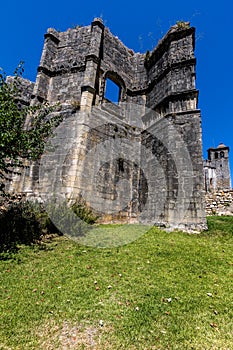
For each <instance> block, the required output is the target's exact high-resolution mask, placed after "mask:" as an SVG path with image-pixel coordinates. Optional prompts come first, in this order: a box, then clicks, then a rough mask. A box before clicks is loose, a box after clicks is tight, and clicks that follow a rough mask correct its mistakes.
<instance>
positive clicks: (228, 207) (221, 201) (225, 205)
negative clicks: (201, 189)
mask: <svg viewBox="0 0 233 350" xmlns="http://www.w3.org/2000/svg"><path fill="white" fill-rule="evenodd" d="M206 215H233V189H232V190H221V191H217V192H208V193H206Z"/></svg>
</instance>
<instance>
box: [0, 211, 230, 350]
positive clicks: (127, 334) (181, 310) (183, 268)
mask: <svg viewBox="0 0 233 350" xmlns="http://www.w3.org/2000/svg"><path fill="white" fill-rule="evenodd" d="M208 221H209V231H207V232H204V233H202V234H199V235H194V234H185V233H181V232H173V233H166V232H164V231H160V230H158V229H157V228H153V229H151V230H150V231H149V232H148V233H146V234H145V235H143V236H142V237H140V238H139V239H138V240H137V241H135V242H133V243H130V244H128V245H125V246H121V247H118V248H117V247H116V248H111V249H110V248H108V249H107V248H104V249H103V248H91V247H85V246H81V245H78V244H77V243H75V242H74V241H72V240H69V239H68V238H65V237H57V238H54V239H53V240H52V241H51V242H48V243H46V244H45V245H43V246H41V247H40V246H34V247H26V246H22V247H20V250H19V252H18V253H17V254H14V255H12V257H9V258H8V259H7V260H2V261H0V272H1V277H0V282H1V283H0V349H1V350H5V349H13V350H16V349H20V350H21V349H22V350H24V349H46V350H47V349H96V350H104V349H106V350H117V349H127V350H131V349H132V350H133V349H139V350H140V349H145V350H152V349H181V350H183V349H195V350H199V349H200V350H204V349H219V350H220V349H221V350H224V349H229V350H230V349H233V217H211V218H209V219H208ZM106 229H108V230H109V226H108V227H107V228H106ZM114 229H115V228H114V226H112V230H114ZM125 229H126V231H127V230H132V229H133V226H128V227H125Z"/></svg>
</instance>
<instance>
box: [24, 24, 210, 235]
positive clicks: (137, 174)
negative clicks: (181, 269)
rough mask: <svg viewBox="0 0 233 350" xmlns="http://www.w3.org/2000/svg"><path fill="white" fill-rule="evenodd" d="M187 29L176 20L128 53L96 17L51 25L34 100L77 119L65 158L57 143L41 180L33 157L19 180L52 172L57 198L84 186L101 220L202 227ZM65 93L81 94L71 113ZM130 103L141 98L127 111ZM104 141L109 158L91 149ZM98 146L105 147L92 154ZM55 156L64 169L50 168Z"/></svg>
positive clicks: (45, 186) (34, 188)
mask: <svg viewBox="0 0 233 350" xmlns="http://www.w3.org/2000/svg"><path fill="white" fill-rule="evenodd" d="M194 34H195V29H194V28H190V27H189V25H188V24H184V26H181V27H179V26H174V27H172V28H171V30H170V31H169V32H168V33H167V35H165V37H164V38H163V39H162V40H161V41H160V42H159V44H158V46H157V47H156V48H155V49H154V51H153V52H152V53H149V54H138V53H137V54H135V53H134V52H133V51H132V50H130V49H128V48H127V47H125V45H124V44H123V43H122V42H121V41H120V40H119V39H118V38H117V37H115V36H114V35H113V34H111V33H110V31H109V29H108V28H105V26H104V24H103V22H102V21H101V20H100V19H95V20H94V21H93V22H92V24H91V25H90V26H87V27H82V28H76V29H70V30H68V31H66V32H64V33H59V32H57V31H55V30H53V29H49V30H48V32H47V33H46V35H45V44H44V49H43V53H42V57H41V61H40V66H39V68H38V75H37V79H36V83H35V86H34V89H33V93H32V95H33V101H32V103H35V102H36V101H43V100H47V101H49V102H51V103H54V102H60V103H61V111H60V112H59V113H63V114H64V117H65V119H66V122H67V123H69V120H70V121H71V120H75V125H73V124H72V125H73V126H72V127H70V129H71V130H69V124H67V125H68V126H67V130H64V132H67V135H68V136H69V137H70V135H71V134H72V137H71V138H70V139H69V142H70V150H69V152H68V153H67V155H66V157H65V160H63V158H62V157H63V156H64V154H62V152H63V151H61V154H58V155H57V159H53V158H51V159H50V158H48V159H47V160H46V161H47V162H48V165H49V167H50V169H51V173H48V174H47V175H46V176H45V177H44V178H43V180H42V182H41V183H40V184H39V183H38V181H37V180H38V166H35V165H34V166H32V167H31V168H30V169H29V170H28V172H27V173H24V176H23V177H22V179H23V180H22V181H23V183H22V181H21V182H20V181H19V182H18V188H20V189H21V190H22V192H25V191H26V190H27V191H28V192H30V191H31V193H35V192H37V193H39V192H40V193H43V192H45V193H46V191H48V192H51V182H54V183H53V186H54V187H53V189H52V190H53V191H55V192H56V190H57V191H58V192H59V193H60V194H61V195H62V196H63V197H64V198H68V199H70V200H72V199H74V198H75V197H77V196H78V195H79V194H85V199H86V198H89V199H90V201H89V204H90V205H92V206H93V205H94V207H98V208H99V211H100V212H101V213H103V215H102V219H103V220H104V221H105V222H106V221H117V220H118V221H121V222H122V221H127V222H132V221H134V220H136V221H137V220H138V221H142V222H147V223H150V224H162V225H166V226H171V227H180V228H192V229H199V230H200V229H202V228H204V227H205V225H206V221H205V210H204V209H205V204H204V176H203V163H202V137H201V136H202V135H201V126H200V121H201V117H200V110H199V109H198V107H197V97H198V91H197V90H196V88H195V64H196V60H195V57H194ZM107 78H109V79H111V80H112V81H113V82H115V83H116V84H117V85H118V86H119V87H120V90H121V93H120V101H119V104H118V105H114V104H110V105H106V98H105V85H106V79H107ZM72 101H73V102H74V103H78V102H79V101H80V111H79V112H75V113H74V110H73V109H72ZM75 101H76V102H75ZM122 102H126V103H127V106H128V107H124V104H123V103H122ZM132 103H137V104H138V105H137V108H136V109H135V110H134V109H132V111H130V108H131V107H132ZM139 106H140V107H139ZM147 107H149V108H151V110H152V112H153V113H149V112H148V113H147V112H146V109H147ZM127 108H129V110H127ZM132 108H135V107H132ZM73 118H75V119H73ZM59 137H61V139H59ZM112 141H114V142H112ZM57 142H58V144H57V146H58V147H59V145H60V144H62V142H64V134H63V133H62V131H61V135H60V136H58V138H57ZM104 144H106V145H108V146H106V147H107V153H106V154H107V156H108V160H107V159H106V161H105V162H104V160H102V162H101V159H99V158H98V157H99V156H98V157H96V156H94V155H93V157H91V156H90V155H91V154H92V152H91V150H92V149H95V148H96V147H97V148H98V147H99V146H101V147H102V146H103V145H104ZM134 145H135V146H134ZM136 145H138V146H136ZM68 146H69V145H68ZM68 146H67V147H68ZM116 147H117V148H118V155H117V154H116ZM134 147H136V149H134ZM121 148H122V155H121V156H119V151H121ZM182 151H183V152H182ZM104 153H105V151H104V148H103V149H102V153H101V152H100V153H99V154H101V156H103V154H104ZM61 161H62V162H63V163H62V170H61V169H57V168H56V166H57V164H58V163H59V162H61ZM32 178H33V179H32ZM55 179H58V180H57V182H56V180H55ZM25 189H26V190H25ZM87 202H88V201H87ZM122 203H123V204H124V205H123V207H122ZM118 205H119V208H118ZM113 209H114V210H113ZM117 209H119V210H118V211H117ZM111 210H112V211H111ZM141 213H142V215H141Z"/></svg>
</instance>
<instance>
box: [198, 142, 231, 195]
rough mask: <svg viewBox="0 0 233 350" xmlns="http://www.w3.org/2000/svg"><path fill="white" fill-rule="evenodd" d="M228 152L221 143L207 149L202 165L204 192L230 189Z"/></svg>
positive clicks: (227, 148)
mask: <svg viewBox="0 0 233 350" xmlns="http://www.w3.org/2000/svg"><path fill="white" fill-rule="evenodd" d="M229 150H230V149H229V147H227V146H225V145H224V144H223V143H220V144H219V145H218V147H217V148H212V147H211V148H209V149H208V159H207V160H206V161H205V163H204V169H205V186H206V191H211V190H213V191H214V190H224V189H230V188H231V177H230V166H229Z"/></svg>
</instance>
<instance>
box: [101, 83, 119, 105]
mask: <svg viewBox="0 0 233 350" xmlns="http://www.w3.org/2000/svg"><path fill="white" fill-rule="evenodd" d="M120 92H121V89H120V87H119V86H118V85H117V84H116V83H114V82H113V81H112V80H111V79H109V78H107V79H106V85H105V94H104V97H105V98H106V99H107V100H109V101H111V102H113V103H116V104H117V103H118V102H119V99H120Z"/></svg>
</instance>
